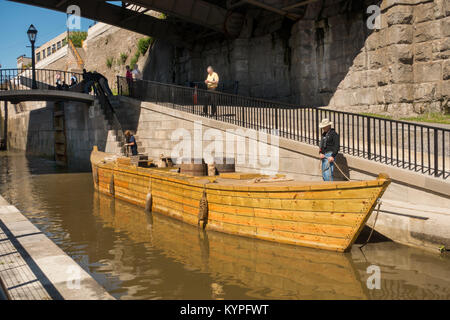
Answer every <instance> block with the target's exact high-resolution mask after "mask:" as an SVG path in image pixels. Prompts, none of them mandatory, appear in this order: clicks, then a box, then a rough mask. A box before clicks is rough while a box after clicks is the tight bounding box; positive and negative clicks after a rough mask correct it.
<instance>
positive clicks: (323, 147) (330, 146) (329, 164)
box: [319, 119, 339, 181]
mask: <svg viewBox="0 0 450 320" xmlns="http://www.w3.org/2000/svg"><path fill="white" fill-rule="evenodd" d="M332 126H333V122H331V121H330V120H329V119H323V120H322V122H321V123H320V124H319V128H320V129H321V130H322V139H321V140H320V145H319V148H320V149H319V156H320V160H321V161H322V178H323V181H333V171H334V161H335V159H336V156H337V154H338V152H339V134H338V133H337V132H336V131H335V130H334V129H333V128H332Z"/></svg>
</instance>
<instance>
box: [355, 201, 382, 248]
mask: <svg viewBox="0 0 450 320" xmlns="http://www.w3.org/2000/svg"><path fill="white" fill-rule="evenodd" d="M377 202H378V207H377V215H376V216H375V221H374V222H373V226H372V230H371V231H370V234H369V237H368V238H367V240H366V242H365V243H364V244H363V245H362V246H360V247H359V249H362V248H364V247H365V246H366V244H368V243H369V241H370V238H371V237H372V234H373V231H374V230H375V225H376V224H377V220H378V214H379V213H380V207H381V203H382V202H381V200H380V199H379V198H378V200H377Z"/></svg>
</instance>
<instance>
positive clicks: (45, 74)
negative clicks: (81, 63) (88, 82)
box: [0, 69, 82, 90]
mask: <svg viewBox="0 0 450 320" xmlns="http://www.w3.org/2000/svg"><path fill="white" fill-rule="evenodd" d="M72 76H75V77H76V79H77V82H80V81H81V80H82V74H81V73H77V72H71V71H61V70H50V69H36V70H35V81H36V89H46V90H48V89H50V90H52V89H57V88H58V83H59V85H60V86H62V85H63V84H64V83H65V84H67V86H70V85H71V78H72ZM32 89H33V73H32V70H31V69H0V90H32Z"/></svg>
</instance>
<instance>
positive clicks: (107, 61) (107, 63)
mask: <svg viewBox="0 0 450 320" xmlns="http://www.w3.org/2000/svg"><path fill="white" fill-rule="evenodd" d="M113 64H114V59H113V58H106V66H107V67H108V69H111V67H112V66H113Z"/></svg>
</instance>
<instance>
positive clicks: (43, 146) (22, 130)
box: [8, 102, 55, 158]
mask: <svg viewBox="0 0 450 320" xmlns="http://www.w3.org/2000/svg"><path fill="white" fill-rule="evenodd" d="M16 107H17V105H12V104H8V148H10V149H13V150H24V151H26V152H27V154H30V155H34V156H40V157H45V158H53V156H54V147H55V134H54V130H53V108H54V104H53V103H52V102H34V103H31V102H27V103H22V107H23V108H24V109H21V110H17V109H16ZM25 108H26V110H25Z"/></svg>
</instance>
